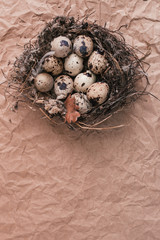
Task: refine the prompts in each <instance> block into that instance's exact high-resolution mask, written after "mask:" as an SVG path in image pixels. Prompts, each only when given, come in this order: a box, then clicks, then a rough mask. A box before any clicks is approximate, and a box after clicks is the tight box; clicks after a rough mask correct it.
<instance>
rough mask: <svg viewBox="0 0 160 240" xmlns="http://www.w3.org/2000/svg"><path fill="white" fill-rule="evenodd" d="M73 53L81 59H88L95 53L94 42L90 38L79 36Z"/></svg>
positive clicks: (74, 44)
mask: <svg viewBox="0 0 160 240" xmlns="http://www.w3.org/2000/svg"><path fill="white" fill-rule="evenodd" d="M73 51H74V52H75V53H76V54H77V55H78V56H80V57H88V56H89V55H90V54H91V53H92V51H93V41H92V39H91V38H90V37H88V36H85V35H79V36H77V37H76V38H75V40H74V43H73Z"/></svg>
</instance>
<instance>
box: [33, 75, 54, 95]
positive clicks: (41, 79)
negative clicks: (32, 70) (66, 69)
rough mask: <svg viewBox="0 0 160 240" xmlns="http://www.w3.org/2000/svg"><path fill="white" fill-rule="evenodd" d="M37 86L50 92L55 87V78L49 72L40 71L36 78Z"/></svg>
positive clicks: (41, 90)
mask: <svg viewBox="0 0 160 240" xmlns="http://www.w3.org/2000/svg"><path fill="white" fill-rule="evenodd" d="M34 84H35V87H36V88H37V90H38V91H40V92H48V91H50V90H51V89H52V88H53V78H52V76H51V75H49V74H48V73H40V74H38V75H37V76H36V78H35V79H34Z"/></svg>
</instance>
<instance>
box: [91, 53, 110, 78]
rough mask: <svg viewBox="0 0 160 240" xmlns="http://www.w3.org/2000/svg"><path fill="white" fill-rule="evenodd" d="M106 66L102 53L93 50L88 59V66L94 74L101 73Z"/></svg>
mask: <svg viewBox="0 0 160 240" xmlns="http://www.w3.org/2000/svg"><path fill="white" fill-rule="evenodd" d="M107 66H108V61H107V59H106V56H105V55H104V54H101V53H99V52H98V51H94V52H93V53H92V54H91V56H90V57H89V59H88V68H89V69H90V70H91V71H92V72H93V73H95V74H101V73H102V72H103V71H104V70H105V69H106V68H107Z"/></svg>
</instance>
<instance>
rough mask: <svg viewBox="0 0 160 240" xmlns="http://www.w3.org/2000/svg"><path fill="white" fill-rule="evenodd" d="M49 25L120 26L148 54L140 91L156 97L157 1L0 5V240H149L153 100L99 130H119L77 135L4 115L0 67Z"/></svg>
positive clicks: (31, 118)
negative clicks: (67, 19) (64, 21)
mask: <svg viewBox="0 0 160 240" xmlns="http://www.w3.org/2000/svg"><path fill="white" fill-rule="evenodd" d="M57 15H67V16H74V17H79V18H80V19H82V18H84V17H85V16H86V15H88V16H89V20H90V21H94V20H96V21H97V23H98V24H100V25H102V26H104V24H106V27H107V28H109V29H111V30H115V29H118V28H119V27H120V26H122V25H126V27H122V28H121V32H122V33H123V35H124V37H125V39H126V41H127V42H128V43H129V44H130V45H132V46H134V47H135V48H138V49H139V50H140V51H142V52H143V53H146V52H147V51H148V50H151V54H150V55H149V56H148V57H147V59H146V62H147V63H149V64H150V68H149V70H148V76H149V81H150V85H149V87H148V91H150V92H152V94H154V95H156V96H158V97H159V96H160V95H159V93H160V83H159V79H160V68H159V62H160V57H159V56H160V38H159V35H160V28H159V25H160V4H159V0H152V1H150V0H148V1H143V0H141V1H138V0H135V1H130V2H128V1H127V0H122V1H111V0H108V1H106V0H101V1H96V0H92V1H90V0H88V1H75V0H69V1H68V0H67V1H62V0H59V1H58V0H57V1H56V0H54V1H53V0H41V1H39V0H34V1H30V0H24V1H20V0H18V1H17V0H8V1H1V2H0V16H1V17H0V39H1V41H0V49H1V55H0V70H1V71H0V75H1V77H0V122H1V131H0V240H44V239H45V240H64V239H65V240H128V239H129V240H144V239H147V240H158V239H159V238H160V211H159V209H160V200H159V199H160V102H158V100H156V99H155V98H154V97H152V96H144V97H142V98H141V99H139V100H138V101H137V102H136V103H134V104H132V105H131V106H129V107H127V108H125V109H124V110H123V111H121V112H119V113H117V114H116V115H115V116H113V118H112V119H109V120H108V121H107V122H106V123H105V124H107V126H112V125H119V124H124V125H125V127H123V128H121V129H114V130H109V131H100V132H98V131H95V132H87V133H83V132H81V131H78V132H77V131H76V132H74V131H70V130H69V129H67V128H66V127H64V125H63V124H62V125H59V126H57V125H54V124H53V125H52V124H51V123H50V122H49V121H48V120H47V119H46V118H44V116H43V114H42V113H41V112H39V111H38V110H37V109H36V108H34V107H33V106H30V105H28V104H25V103H20V104H19V108H18V110H17V111H14V112H13V111H11V108H12V104H13V102H12V101H11V99H10V98H6V95H7V89H6V82H5V81H6V75H7V73H8V69H9V67H10V66H11V64H9V62H11V63H13V62H14V60H15V57H16V56H19V55H20V54H21V53H22V51H23V45H24V44H26V43H27V42H28V41H29V40H30V39H31V38H35V37H36V35H37V34H38V32H40V31H41V30H42V29H43V27H44V25H45V23H46V22H48V21H50V20H51V19H52V18H53V17H55V16H57ZM8 64H9V65H8ZM7 96H8V95H7Z"/></svg>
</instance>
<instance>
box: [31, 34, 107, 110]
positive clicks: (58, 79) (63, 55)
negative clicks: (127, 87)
mask: <svg viewBox="0 0 160 240" xmlns="http://www.w3.org/2000/svg"><path fill="white" fill-rule="evenodd" d="M93 48H94V44H93V41H92V39H91V38H90V37H89V36H86V35H79V36H77V37H76V38H75V39H74V42H73V46H72V42H71V41H70V39H69V38H67V37H65V36H59V37H56V38H54V39H53V41H52V42H51V50H52V52H50V53H49V54H46V55H45V56H44V58H43V61H42V66H41V68H42V71H41V73H39V74H37V76H36V77H35V80H34V84H35V87H36V88H37V90H38V91H40V92H48V91H52V90H53V91H54V93H55V94H56V96H57V99H56V101H58V102H59V101H61V100H62V101H63V100H64V99H66V97H67V96H68V94H72V95H71V96H73V97H74V98H75V104H76V105H78V106H79V112H80V113H81V114H83V113H86V112H88V111H89V110H90V109H91V107H92V104H94V105H95V104H97V105H98V104H101V103H103V102H104V101H105V100H106V99H107V96H108V92H109V86H108V84H107V83H104V82H99V81H96V75H97V74H101V73H102V72H103V71H104V70H105V69H106V66H107V65H108V62H107V59H106V56H105V54H104V53H100V52H99V51H96V50H93ZM84 58H88V64H87V65H88V70H86V71H85V72H82V70H83V68H84ZM62 59H63V61H62ZM62 72H63V74H62ZM55 113H57V112H55Z"/></svg>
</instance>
